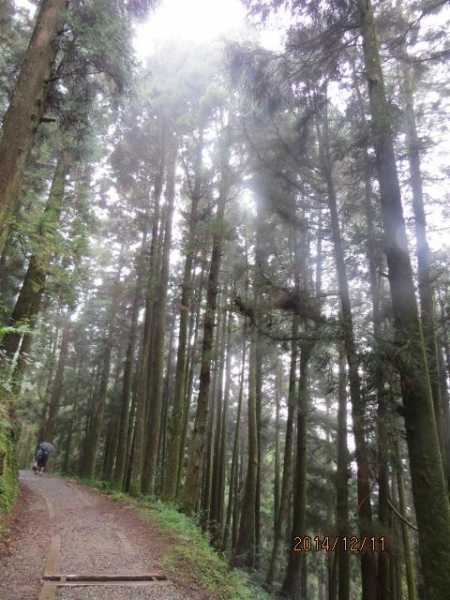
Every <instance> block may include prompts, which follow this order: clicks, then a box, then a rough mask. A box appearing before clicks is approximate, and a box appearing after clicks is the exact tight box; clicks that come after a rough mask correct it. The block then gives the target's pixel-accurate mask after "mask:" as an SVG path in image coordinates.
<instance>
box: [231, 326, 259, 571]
mask: <svg viewBox="0 0 450 600" xmlns="http://www.w3.org/2000/svg"><path fill="white" fill-rule="evenodd" d="M256 338H257V336H256V331H255V330H252V333H251V340H250V358H249V375H248V464H247V475H246V478H245V488H244V497H243V500H242V510H241V520H240V525H239V536H238V540H237V545H236V552H235V556H234V564H235V565H236V566H245V567H247V568H250V569H254V568H255V563H256V494H257V489H256V486H257V476H258V433H257V414H256V412H257V410H256V357H257V352H256V345H257V339H256Z"/></svg>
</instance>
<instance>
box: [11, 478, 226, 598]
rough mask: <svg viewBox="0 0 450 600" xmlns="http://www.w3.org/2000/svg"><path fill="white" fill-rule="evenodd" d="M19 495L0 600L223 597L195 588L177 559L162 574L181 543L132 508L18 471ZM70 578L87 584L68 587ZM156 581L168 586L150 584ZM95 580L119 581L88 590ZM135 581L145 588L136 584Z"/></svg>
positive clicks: (191, 576)
mask: <svg viewBox="0 0 450 600" xmlns="http://www.w3.org/2000/svg"><path fill="white" fill-rule="evenodd" d="M20 488H21V496H20V499H19V500H18V502H17V503H16V505H15V507H14V509H13V511H12V512H11V513H10V515H9V516H8V518H7V520H6V526H7V527H8V529H9V541H8V543H3V545H0V598H1V599H2V600H53V599H54V600H105V599H108V600H184V599H189V600H217V599H219V598H221V597H222V595H221V594H220V593H219V594H217V593H213V592H210V591H208V590H206V589H205V588H204V587H202V586H200V585H199V584H198V582H197V581H196V579H195V572H193V571H192V568H191V565H190V564H189V562H187V563H186V564H183V560H182V556H183V555H182V554H181V553H180V556H179V560H176V565H175V566H176V568H175V569H173V568H172V569H170V570H169V572H167V571H166V572H165V569H164V565H165V564H166V563H165V560H164V557H165V556H166V555H167V554H168V553H169V554H170V553H172V554H173V550H174V549H175V548H176V547H177V546H181V545H183V543H186V541H183V539H178V537H177V534H176V532H174V531H173V530H171V529H169V528H166V527H164V525H162V524H161V522H159V521H158V519H156V518H152V516H151V513H149V514H148V515H146V516H144V515H143V514H141V513H139V512H138V511H137V510H136V509H135V508H134V507H133V506H130V505H127V504H126V503H123V502H117V501H114V499H112V498H110V497H108V496H106V495H105V494H102V493H100V492H98V491H96V490H93V489H91V488H88V487H85V486H83V485H80V484H77V483H73V482H72V481H67V480H65V479H63V478H60V477H56V476H53V475H47V474H44V475H43V476H39V475H35V474H34V473H32V472H31V471H29V472H26V471H21V473H20ZM169 551H170V552H169ZM69 574H73V575H76V576H81V577H82V578H84V580H85V581H86V580H87V583H85V584H83V585H82V584H81V582H80V581H78V582H74V581H72V580H70V581H69V579H72V578H70V577H68V575H69ZM155 575H156V576H158V577H159V576H162V577H167V580H159V581H158V580H153V581H151V580H149V579H148V578H150V577H151V576H155ZM59 576H62V578H60V579H57V578H58V577H59ZM64 576H66V579H67V580H66V581H64ZM93 576H94V577H95V576H99V577H100V578H101V577H103V576H106V577H111V576H112V577H117V578H119V580H118V581H114V582H113V581H106V582H101V583H100V582H98V584H97V585H93V584H92V579H90V578H92V577H93ZM135 576H141V577H142V578H143V579H145V578H147V580H144V581H139V582H138V581H135V580H133V577H135ZM120 577H122V580H120ZM127 578H128V579H129V580H127V581H124V579H127ZM76 583H78V585H76ZM89 583H90V585H89Z"/></svg>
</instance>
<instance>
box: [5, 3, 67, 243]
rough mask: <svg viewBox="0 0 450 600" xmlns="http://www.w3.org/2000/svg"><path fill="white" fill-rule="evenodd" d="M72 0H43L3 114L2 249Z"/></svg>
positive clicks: (43, 107) (41, 114) (43, 108)
mask: <svg viewBox="0 0 450 600" xmlns="http://www.w3.org/2000/svg"><path fill="white" fill-rule="evenodd" d="M68 4H69V2H68V0H43V1H42V2H41V6H40V9H39V12H38V16H37V19H36V24H35V26H34V30H33V34H32V36H31V40H30V43H29V45H28V49H27V51H26V54H25V57H24V60H23V63H22V67H21V69H20V73H19V76H18V79H17V82H16V85H15V88H14V92H13V95H12V97H11V102H10V104H9V107H8V109H7V111H6V113H5V116H4V118H3V126H2V137H1V139H0V253H1V252H2V250H3V247H4V244H5V239H6V236H7V233H8V228H9V221H10V218H11V216H12V214H13V212H14V206H15V202H16V196H17V192H18V188H19V185H20V180H21V177H22V173H23V171H24V168H25V165H26V162H27V159H28V155H29V153H30V150H31V147H32V144H33V139H34V136H35V134H36V131H37V128H38V125H39V123H40V121H41V118H42V116H43V114H44V110H45V102H46V98H47V94H48V90H49V88H50V85H51V80H52V75H53V74H54V69H55V60H56V56H57V53H58V48H59V42H58V37H59V36H60V35H61V33H62V28H63V25H64V21H65V18H66V10H67V7H68Z"/></svg>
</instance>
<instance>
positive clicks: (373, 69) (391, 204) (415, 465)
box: [358, 0, 450, 600]
mask: <svg viewBox="0 0 450 600" xmlns="http://www.w3.org/2000/svg"><path fill="white" fill-rule="evenodd" d="M358 6H359V8H360V11H361V19H362V20H361V32H362V37H363V47H364V62H365V69H366V75H367V78H368V86H369V99H370V111H371V116H372V131H373V141H374V147H375V156H376V169H377V178H378V182H379V185H380V201H381V214H382V218H383V226H384V235H385V248H386V255H387V264H388V278H389V284H390V290H391V299H392V308H393V313H394V327H395V331H396V355H395V357H394V359H395V362H396V364H397V366H398V369H399V372H400V378H401V388H402V398H403V406H404V413H405V425H406V437H407V443H408V451H409V458H410V467H411V478H412V488H413V496H414V504H415V508H416V515H417V522H418V528H419V550H420V556H421V563H422V570H423V575H424V580H425V588H426V590H427V591H426V598H427V600H442V598H445V597H446V595H447V594H448V590H449V589H450V569H448V565H449V564H450V549H449V546H448V543H447V540H448V539H449V537H450V506H449V500H448V494H447V486H446V481H445V478H444V469H443V463H442V457H441V453H440V449H439V441H438V434H437V430H436V421H435V416H434V410H433V398H432V393H431V388H430V382H429V374H428V366H427V357H426V352H425V345H424V342H423V337H422V331H421V326H420V320H419V314H418V309H417V302H416V298H415V290H414V281H413V273H412V267H411V261H410V256H409V250H408V244H407V238H406V230H405V222H404V218H403V210H402V203H401V195H400V187H399V181H398V174H397V168H396V163H395V155H394V147H393V138H392V132H391V125H390V117H389V114H390V113H389V106H388V103H387V100H386V93H385V90H384V82H383V73H382V69H381V61H380V55H379V47H378V40H377V36H376V30H375V21H374V15H373V9H372V5H371V3H370V0H358Z"/></svg>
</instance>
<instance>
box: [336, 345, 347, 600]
mask: <svg viewBox="0 0 450 600" xmlns="http://www.w3.org/2000/svg"><path fill="white" fill-rule="evenodd" d="M338 404H339V406H338V431H337V472H336V534H337V535H341V536H345V535H348V534H349V523H348V497H349V489H348V480H349V476H350V474H349V452H348V443H347V374H346V368H345V351H344V349H343V348H342V347H339V381H338ZM337 560H338V595H337V598H338V600H350V555H349V553H348V552H346V551H345V549H344V547H343V546H342V544H339V546H338V549H337Z"/></svg>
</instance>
